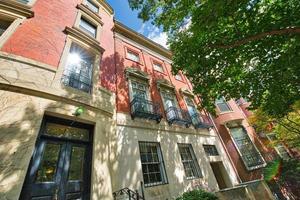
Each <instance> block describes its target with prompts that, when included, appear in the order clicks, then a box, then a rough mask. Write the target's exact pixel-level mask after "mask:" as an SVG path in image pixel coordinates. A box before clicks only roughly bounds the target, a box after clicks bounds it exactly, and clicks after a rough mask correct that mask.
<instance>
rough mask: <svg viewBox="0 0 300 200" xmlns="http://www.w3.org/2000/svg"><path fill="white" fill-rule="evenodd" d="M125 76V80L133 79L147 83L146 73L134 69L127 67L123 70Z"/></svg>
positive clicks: (147, 76)
mask: <svg viewBox="0 0 300 200" xmlns="http://www.w3.org/2000/svg"><path fill="white" fill-rule="evenodd" d="M125 75H126V78H127V79H128V78H130V77H135V78H138V79H142V80H144V81H147V82H148V81H149V75H148V74H147V73H146V72H143V71H141V70H139V69H137V68H134V67H127V68H126V69H125Z"/></svg>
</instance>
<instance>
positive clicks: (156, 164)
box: [139, 142, 167, 186]
mask: <svg viewBox="0 0 300 200" xmlns="http://www.w3.org/2000/svg"><path fill="white" fill-rule="evenodd" d="M139 147H140V155H141V162H142V171H143V178H144V183H145V186H154V185H160V184H165V183H167V176H166V173H165V167H164V162H163V158H162V154H161V150H160V145H159V143H156V142H139Z"/></svg>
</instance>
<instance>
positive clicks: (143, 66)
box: [115, 39, 190, 113]
mask: <svg viewBox="0 0 300 200" xmlns="http://www.w3.org/2000/svg"><path fill="white" fill-rule="evenodd" d="M115 47H116V65H117V67H116V68H117V111H118V112H126V113H129V112H130V106H129V105H130V102H129V101H130V100H129V86H128V81H127V80H126V77H125V74H124V72H125V68H126V67H135V68H137V69H140V70H142V71H143V72H146V73H147V74H148V75H149V77H150V88H149V93H150V96H151V99H152V100H154V101H156V102H158V103H160V104H161V109H162V111H163V102H162V99H161V96H160V93H159V91H158V88H157V85H156V81H157V79H166V80H168V81H169V82H171V83H172V84H173V85H174V86H175V89H176V97H177V100H178V104H179V106H180V107H181V108H182V109H187V108H186V104H185V101H184V99H183V97H182V94H180V92H179V89H180V88H187V89H188V88H190V85H188V83H187V81H186V78H185V77H184V76H183V78H184V79H183V81H178V80H176V79H175V77H174V76H173V75H172V73H171V65H170V64H168V63H167V62H165V61H163V60H161V59H159V58H157V57H155V56H154V55H151V54H149V53H147V52H145V51H142V50H141V49H139V48H138V47H136V46H132V45H130V44H128V43H126V41H122V40H120V39H116V40H115ZM126 48H129V49H130V50H133V51H135V52H138V53H139V55H140V60H141V61H140V63H137V62H134V61H132V60H130V59H127V58H126ZM153 61H156V62H159V63H162V66H163V68H164V73H161V72H158V71H155V70H154V69H153V65H152V63H153Z"/></svg>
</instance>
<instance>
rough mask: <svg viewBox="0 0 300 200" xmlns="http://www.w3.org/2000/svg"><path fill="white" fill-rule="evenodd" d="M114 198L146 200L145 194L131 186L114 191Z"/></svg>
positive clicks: (117, 199)
mask: <svg viewBox="0 0 300 200" xmlns="http://www.w3.org/2000/svg"><path fill="white" fill-rule="evenodd" d="M113 197H114V200H123V199H129V200H144V199H145V198H144V196H141V195H140V194H139V192H138V191H133V190H131V189H129V188H123V189H121V190H119V191H116V192H114V193H113Z"/></svg>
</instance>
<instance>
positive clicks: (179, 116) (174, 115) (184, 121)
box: [166, 106, 192, 127]
mask: <svg viewBox="0 0 300 200" xmlns="http://www.w3.org/2000/svg"><path fill="white" fill-rule="evenodd" d="M166 115H167V121H168V123H169V124H173V123H176V124H179V125H185V126H186V127H189V126H190V125H191V124H192V121H191V118H190V115H189V113H188V112H187V111H185V110H181V109H178V108H176V107H174V106H172V107H169V108H168V109H167V110H166Z"/></svg>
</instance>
